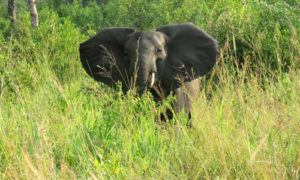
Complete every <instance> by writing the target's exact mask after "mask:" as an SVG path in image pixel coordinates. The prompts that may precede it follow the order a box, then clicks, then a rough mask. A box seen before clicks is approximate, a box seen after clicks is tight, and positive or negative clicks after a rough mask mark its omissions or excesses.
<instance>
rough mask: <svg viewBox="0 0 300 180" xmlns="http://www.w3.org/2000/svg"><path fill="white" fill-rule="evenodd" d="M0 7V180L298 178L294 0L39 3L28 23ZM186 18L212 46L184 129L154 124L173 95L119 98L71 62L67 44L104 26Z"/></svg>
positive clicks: (72, 46) (299, 78)
mask: <svg viewBox="0 0 300 180" xmlns="http://www.w3.org/2000/svg"><path fill="white" fill-rule="evenodd" d="M0 2H1V4H0V10H1V11H0V162H1V163H0V177H1V178H3V179H19V178H21V179H23V178H25V179H35V178H48V179H69V178H80V179H86V178H91V177H92V178H93V177H97V178H100V179H111V178H113V179H140V178H141V179H142V178H143V179H144V178H146V179H150V178H151V179H152V178H153V179H200V178H201V179H202V178H209V179H210V178H216V179H217V178H218V179H219V178H223V179H253V178H254V179H263V178H267V179H299V148H300V147H299V133H298V132H299V130H298V129H299V128H298V127H299V119H300V116H299V115H300V109H299V107H300V99H299V97H300V71H299V67H300V64H299V63H300V62H299V54H300V52H299V49H300V48H299V30H300V29H299V28H300V27H299V22H298V19H299V17H298V15H297V8H298V7H299V4H298V3H297V1H293V0H289V1H280V0H272V1H259V0H244V1H237V0H234V1H229V0H218V1H214V0H207V1H201V2H199V1H196V0H180V1H158V0H135V1H134V0H111V1H109V2H107V3H106V4H101V5H97V2H98V1H95V0H91V1H90V3H88V5H87V6H85V7H83V6H82V2H81V1H79V0H73V1H69V0H63V1H57V0H50V1H46V0H41V1H38V4H37V5H38V11H39V18H40V25H39V27H37V28H36V29H31V25H30V15H29V12H28V10H27V6H26V3H25V1H18V3H17V21H16V23H15V24H13V25H12V24H10V22H9V21H8V18H7V14H6V6H5V4H4V3H2V2H4V1H0ZM71 2H72V3H71ZM186 21H191V22H193V23H195V24H197V25H198V26H199V27H201V28H202V29H204V30H206V31H208V32H209V33H210V34H211V35H212V36H213V37H215V38H216V39H217V40H218V41H219V42H220V45H221V47H222V50H221V57H220V59H219V61H218V64H217V66H216V67H215V68H214V70H213V71H212V72H211V74H210V76H207V78H203V82H202V85H203V89H202V91H201V92H199V93H200V99H199V100H197V102H196V106H195V107H196V108H195V110H194V112H193V118H192V123H193V126H192V128H188V127H186V126H185V125H184V124H185V121H187V119H186V117H185V116H184V114H179V115H177V116H176V117H175V118H174V119H173V120H171V122H161V121H159V120H158V116H159V114H160V113H161V112H163V111H164V110H165V109H166V108H169V107H170V103H171V102H172V101H173V100H174V98H173V97H168V100H167V101H165V102H163V103H162V104H155V103H154V101H153V99H152V97H151V95H150V94H146V95H144V96H143V97H135V96H134V95H132V94H131V93H130V92H129V93H128V94H123V93H122V92H121V91H119V90H112V89H110V88H107V87H106V86H105V85H103V84H101V83H97V82H95V81H93V80H92V79H91V78H90V77H88V76H87V75H86V73H85V72H84V70H83V68H82V67H81V64H80V61H79V57H78V56H79V54H78V47H79V44H80V43H81V42H82V41H84V40H86V39H87V38H88V36H91V35H94V34H95V33H96V32H97V31H99V30H101V29H103V28H105V27H110V26H130V27H136V28H138V29H142V30H144V29H148V30H151V29H155V27H157V26H161V25H165V24H170V23H179V22H186ZM239 63H240V64H239Z"/></svg>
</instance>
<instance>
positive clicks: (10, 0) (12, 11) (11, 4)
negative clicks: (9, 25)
mask: <svg viewBox="0 0 300 180" xmlns="http://www.w3.org/2000/svg"><path fill="white" fill-rule="evenodd" d="M7 10H8V15H9V16H10V20H11V22H15V20H16V11H15V0H8V6H7Z"/></svg>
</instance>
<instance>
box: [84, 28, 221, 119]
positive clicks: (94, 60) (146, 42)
mask: <svg viewBox="0 0 300 180" xmlns="http://www.w3.org/2000/svg"><path fill="white" fill-rule="evenodd" d="M79 51H80V60H81V63H82V66H83V68H84V69H85V71H86V72H87V74H88V75H89V76H91V77H92V78H94V79H95V80H96V81H100V82H102V83H104V84H106V85H108V86H110V87H113V88H116V87H117V82H121V84H122V91H123V92H127V91H128V90H130V89H135V90H136V92H137V95H142V94H144V93H145V91H146V89H149V91H150V92H151V93H152V95H153V97H154V99H155V100H156V102H159V101H162V100H163V99H165V98H166V97H167V96H168V95H170V94H173V95H174V96H175V97H176V101H175V102H174V103H173V109H174V112H175V114H176V113H179V112H181V111H182V110H184V112H185V113H186V114H187V115H188V116H189V118H191V109H192V106H193V102H194V100H195V99H196V98H197V97H198V94H199V93H200V78H201V76H203V75H205V74H207V73H208V72H209V71H210V70H211V69H212V68H213V66H214V65H215V64H216V61H217V58H218V55H219V45H218V42H217V41H216V40H215V39H213V38H212V37H211V36H210V35H208V34H207V33H206V32H204V31H203V30H201V29H200V28H199V27H197V26H196V25H194V24H193V23H180V24H172V25H165V26H161V27H158V28H157V29H156V31H137V30H136V29H135V28H130V27H114V28H105V29H103V30H102V31H100V32H98V33H97V34H96V35H94V36H92V37H91V38H90V39H88V40H87V41H85V42H83V43H81V44H80V48H79ZM172 112H173V111H170V110H169V111H168V112H167V113H164V114H162V115H161V119H170V118H172V117H173V113H172Z"/></svg>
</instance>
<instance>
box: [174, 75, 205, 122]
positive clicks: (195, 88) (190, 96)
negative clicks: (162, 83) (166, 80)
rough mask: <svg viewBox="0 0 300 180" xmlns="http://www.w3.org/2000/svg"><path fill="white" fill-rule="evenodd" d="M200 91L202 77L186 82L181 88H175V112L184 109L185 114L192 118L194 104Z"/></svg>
mask: <svg viewBox="0 0 300 180" xmlns="http://www.w3.org/2000/svg"><path fill="white" fill-rule="evenodd" d="M199 91H200V78H198V79H194V80H192V81H190V82H185V83H184V85H183V86H182V87H180V88H177V89H175V97H176V99H177V101H176V103H175V104H174V110H175V113H180V112H181V111H182V110H184V112H185V114H186V115H188V116H189V119H191V110H192V108H193V106H194V103H195V101H196V99H197V98H198V96H199Z"/></svg>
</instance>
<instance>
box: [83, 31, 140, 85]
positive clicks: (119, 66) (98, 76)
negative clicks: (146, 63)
mask: <svg viewBox="0 0 300 180" xmlns="http://www.w3.org/2000/svg"><path fill="white" fill-rule="evenodd" d="M133 32H135V29H133V28H107V29H104V30H102V31H100V32H98V33H97V34H96V35H95V36H93V37H91V38H90V39H88V40H87V41H85V42H83V43H81V44H80V48H79V52H80V60H81V63H82V66H83V67H84V69H85V71H86V72H87V74H89V75H90V76H91V77H93V78H94V79H95V80H97V81H101V82H103V83H105V84H107V85H109V86H111V87H115V85H116V82H117V81H121V82H122V84H123V88H124V87H125V86H124V83H126V80H127V79H126V78H127V77H126V76H127V72H126V70H128V69H129V67H128V66H129V63H128V62H126V59H125V54H124V43H125V41H126V38H127V36H128V35H129V34H131V33H133Z"/></svg>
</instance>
